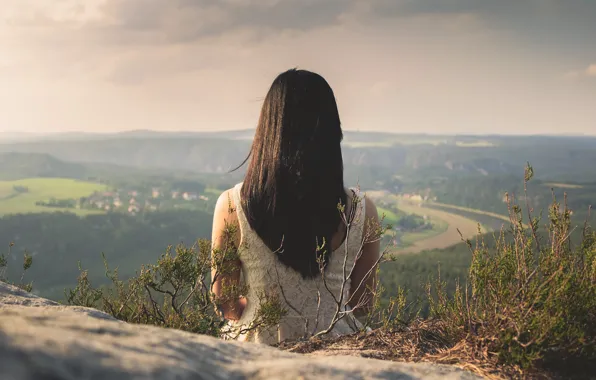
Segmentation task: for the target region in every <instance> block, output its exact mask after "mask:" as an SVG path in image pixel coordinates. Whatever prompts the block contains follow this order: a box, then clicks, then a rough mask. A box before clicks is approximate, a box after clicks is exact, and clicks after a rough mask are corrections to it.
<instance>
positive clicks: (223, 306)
mask: <svg viewBox="0 0 596 380" xmlns="http://www.w3.org/2000/svg"><path fill="white" fill-rule="evenodd" d="M239 243H240V229H239V227H238V217H237V215H236V211H235V205H234V202H233V200H232V193H231V190H227V191H225V192H223V193H222V194H221V195H220V196H219V198H218V200H217V203H216V205H215V211H214V213H213V230H212V236H211V244H212V245H211V249H212V251H211V260H212V266H211V280H212V281H213V284H212V290H213V293H214V296H215V302H216V303H217V305H218V307H219V308H220V310H221V311H222V312H223V316H224V318H226V319H229V320H238V319H240V317H241V316H242V312H243V311H244V308H245V306H246V299H245V298H238V297H230V291H229V290H227V289H231V288H232V289H233V288H237V287H238V286H239V284H240V268H241V262H240V259H239V258H238V256H237V247H238V246H239ZM224 252H236V254H234V255H232V257H224Z"/></svg>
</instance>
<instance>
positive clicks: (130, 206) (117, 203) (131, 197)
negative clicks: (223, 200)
mask: <svg viewBox="0 0 596 380" xmlns="http://www.w3.org/2000/svg"><path fill="white" fill-rule="evenodd" d="M208 201H209V197H207V196H205V195H203V194H199V193H197V192H191V191H180V190H163V189H160V188H157V187H153V188H151V189H146V190H145V191H143V190H138V189H131V190H128V189H120V190H113V191H105V192H95V193H93V194H91V195H90V196H88V197H83V198H80V199H79V201H78V202H77V205H76V207H77V208H82V209H95V210H105V211H119V212H126V213H129V214H131V215H135V214H138V213H141V212H146V211H157V210H159V209H163V208H168V209H169V208H178V207H179V206H182V205H183V204H184V203H203V204H204V203H205V202H208Z"/></svg>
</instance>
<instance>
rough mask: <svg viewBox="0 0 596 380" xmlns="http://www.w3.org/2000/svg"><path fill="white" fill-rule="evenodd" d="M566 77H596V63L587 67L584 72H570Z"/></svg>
mask: <svg viewBox="0 0 596 380" xmlns="http://www.w3.org/2000/svg"><path fill="white" fill-rule="evenodd" d="M564 77H565V78H567V79H580V78H588V77H596V63H592V64H590V65H588V67H586V68H585V69H583V70H572V71H568V72H567V73H565V75H564Z"/></svg>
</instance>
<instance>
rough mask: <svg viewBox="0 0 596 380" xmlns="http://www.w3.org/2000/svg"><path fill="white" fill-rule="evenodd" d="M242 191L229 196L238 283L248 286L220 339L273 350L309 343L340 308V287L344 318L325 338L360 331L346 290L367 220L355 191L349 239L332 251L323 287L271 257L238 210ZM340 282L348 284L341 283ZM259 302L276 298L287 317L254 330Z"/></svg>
mask: <svg viewBox="0 0 596 380" xmlns="http://www.w3.org/2000/svg"><path fill="white" fill-rule="evenodd" d="M241 187H242V184H241V183H240V184H238V185H236V186H235V187H234V188H233V189H232V194H233V200H234V204H235V205H236V206H235V209H236V214H237V217H238V222H239V227H240V233H241V241H240V247H239V256H240V260H241V262H242V268H241V281H242V282H243V284H245V285H247V286H248V291H247V294H246V298H247V305H246V308H245V309H244V311H243V314H242V317H241V318H240V320H238V321H234V322H229V323H228V324H227V325H226V326H225V328H224V333H223V334H224V336H223V337H224V338H225V339H237V340H241V341H252V342H258V343H265V344H276V343H279V342H282V341H284V340H287V339H289V340H296V339H301V338H305V337H309V336H312V335H314V334H316V333H317V332H320V331H323V330H326V329H327V328H328V327H329V326H330V324H331V322H332V320H333V318H334V316H335V315H336V310H337V304H338V303H337V302H336V299H337V300H339V299H340V293H341V291H342V283H343V284H344V286H343V293H344V294H343V302H342V305H343V307H342V311H344V313H343V315H344V317H343V318H342V319H341V320H339V321H338V322H337V323H336V324H335V326H334V327H333V329H332V330H331V331H330V333H329V335H330V336H338V335H345V334H350V333H353V332H356V331H359V330H360V329H361V328H362V326H361V324H360V323H359V322H358V320H356V318H354V316H353V315H352V313H350V311H349V310H350V309H349V306H347V305H346V304H347V300H348V298H349V289H350V279H349V278H347V277H348V275H349V273H350V270H351V268H352V266H353V264H354V262H355V260H356V257H357V256H358V255H359V253H361V246H362V240H363V230H364V228H363V227H364V219H365V218H364V216H365V212H364V211H365V210H364V207H365V202H364V199H362V197H360V195H359V193H358V192H357V191H356V190H354V192H355V193H356V196H357V197H358V199H359V200H360V201H359V202H358V203H357V207H356V208H357V209H356V212H355V217H354V219H353V221H352V224H351V227H350V229H349V233H348V236H347V238H346V239H344V242H343V243H342V244H341V245H340V246H339V247H338V248H337V249H336V250H335V251H333V253H332V255H331V258H330V261H329V264H328V265H329V266H328V268H327V270H326V272H325V273H326V275H325V281H323V279H322V276H316V277H315V278H313V279H303V278H302V276H301V275H300V274H299V273H298V272H296V271H295V270H294V269H291V268H289V267H287V266H285V265H284V264H282V263H281V262H280V261H279V260H278V259H277V257H276V255H275V253H273V252H272V251H271V250H270V249H269V248H268V247H267V245H266V244H265V243H264V242H263V241H262V240H261V238H260V237H259V236H258V235H257V234H256V232H255V231H253V230H252V228H251V227H250V225H249V224H248V220H247V219H246V216H245V214H244V211H243V209H242V207H241V204H242V202H241V196H240V189H241ZM344 268H345V273H346V274H345V276H344ZM344 278H346V280H345V282H344V280H343V279H344ZM325 283H326V284H325ZM263 296H265V297H270V296H277V299H278V300H279V301H280V302H281V305H282V307H283V308H284V309H285V310H287V313H286V315H285V316H284V317H283V318H282V319H281V321H280V322H279V324H278V325H276V326H270V327H268V328H259V327H256V328H255V327H254V325H255V321H256V320H258V309H259V304H260V302H259V299H263ZM319 299H320V302H319Z"/></svg>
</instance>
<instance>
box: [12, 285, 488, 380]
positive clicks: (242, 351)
mask: <svg viewBox="0 0 596 380" xmlns="http://www.w3.org/2000/svg"><path fill="white" fill-rule="evenodd" d="M0 378H2V379H6V380H29V379H36V380H50V379H51V380H58V379H73V380H74V379H77V380H78V379H113V380H118V379H214V380H215V379H321V378H325V379H403V380H413V379H445V380H455V379H480V377H478V376H477V375H474V374H472V373H468V372H465V371H463V370H460V369H458V368H454V367H449V366H442V365H436V364H431V363H396V362H388V361H382V360H376V359H367V358H361V357H350V356H343V355H330V356H328V355H314V356H313V355H301V354H294V353H289V352H284V351H281V350H278V349H276V348H273V347H268V346H263V345H258V344H252V343H241V342H227V341H222V340H219V339H216V338H212V337H209V336H202V335H195V334H191V333H187V332H183V331H177V330H172V329H163V328H158V327H155V326H141V325H131V324H127V323H124V322H121V321H117V320H115V319H114V318H112V317H111V316H109V315H107V314H105V313H102V312H100V311H98V310H94V309H89V308H83V307H73V306H64V305H61V304H58V303H56V302H53V301H50V300H47V299H44V298H40V297H37V296H35V295H32V294H29V293H26V292H24V291H22V290H20V289H18V288H16V287H14V286H11V285H7V284H5V283H2V282H0Z"/></svg>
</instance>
